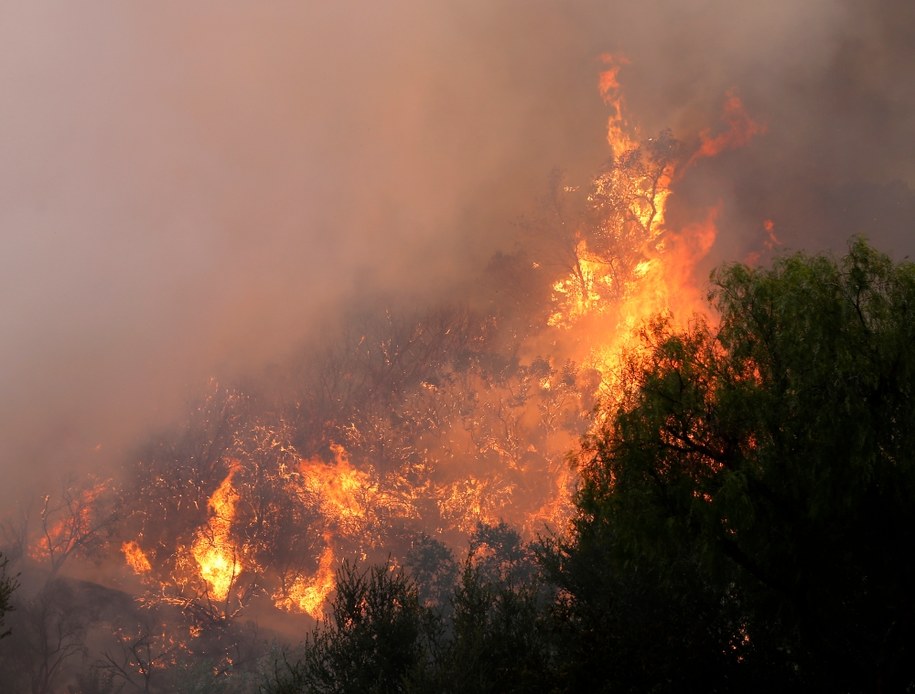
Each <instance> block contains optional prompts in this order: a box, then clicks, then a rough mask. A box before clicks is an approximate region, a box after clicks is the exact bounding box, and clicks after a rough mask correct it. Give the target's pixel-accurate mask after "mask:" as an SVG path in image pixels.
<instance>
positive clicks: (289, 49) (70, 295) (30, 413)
mask: <svg viewBox="0 0 915 694" xmlns="http://www.w3.org/2000/svg"><path fill="white" fill-rule="evenodd" d="M913 12H915V11H913V9H912V6H911V4H910V3H907V2H904V1H903V0H879V1H878V2H873V3H866V4H862V3H854V2H852V1H851V0H846V1H836V0H829V1H827V0H811V1H810V2H804V3H798V2H793V1H791V2H789V1H788V0H779V1H778V2H769V3H751V4H747V3H743V4H741V5H735V4H734V3H728V2H724V1H723V0H706V1H705V2H691V3H681V2H674V1H673V0H659V1H657V2H653V3H644V2H617V3H606V2H597V1H596V0H593V1H591V0H581V1H574V2H567V3H557V2H548V1H547V0H526V1H524V2H522V1H521V0H507V1H505V2H496V3H494V2H488V1H487V2H483V1H482V0H478V1H472V2H463V3H432V2H421V1H419V0H394V1H391V2H385V3H367V2H359V3H303V2H292V1H286V2H284V1H280V0H276V1H274V2H270V3H242V2H224V1H221V2H216V1H204V0H200V1H198V2H194V3H184V2H158V3H147V4H126V3H115V2H103V1H102V0H90V1H88V2H81V3H78V4H75V3H64V2H51V1H45V0H36V1H35V2H29V3H21V2H13V1H12V0H9V1H4V2H2V3H0V17H2V21H0V93H2V94H3V98H2V100H0V162H2V163H0V228H2V234H3V237H2V238H3V240H4V244H3V246H4V248H3V252H2V253H0V285H2V290H0V318H2V321H3V325H2V333H0V334H2V342H0V365H2V366H0V393H2V400H0V437H2V441H3V442H4V451H3V456H4V458H3V460H4V471H5V477H6V479H5V480H4V481H5V484H4V487H5V488H6V489H7V490H9V491H8V492H7V495H8V496H9V498H6V499H0V501H2V502H3V503H9V502H10V501H11V499H12V498H14V497H13V496H12V495H13V494H15V493H16V492H17V490H18V489H19V488H20V486H21V484H22V483H23V482H24V481H25V482H28V483H31V482H34V481H35V480H36V478H38V477H41V476H47V475H58V474H60V473H61V472H63V471H66V470H71V469H73V470H78V469H83V468H85V467H86V466H89V465H99V464H101V463H103V462H104V463H107V462H111V461H116V460H117V458H118V454H119V453H120V451H121V450H122V447H123V446H125V445H128V444H129V443H130V442H132V441H134V440H135V439H136V437H138V436H139V435H141V433H142V432H144V431H147V430H148V429H149V428H150V427H153V426H157V425H161V424H164V423H167V422H168V421H169V420H170V419H171V418H172V417H174V416H175V415H176V413H177V412H180V406H181V403H182V402H183V400H184V398H185V397H186V396H187V395H188V394H189V393H190V392H194V391H196V390H197V389H199V387H200V384H202V383H203V382H204V381H205V380H206V379H207V378H208V377H210V376H214V375H216V376H220V377H223V376H225V375H230V376H231V375H233V374H237V373H241V372H244V371H245V370H247V369H250V368H252V367H256V366H257V365H259V364H262V363H264V362H267V361H270V360H272V359H280V358H281V357H282V355H283V354H284V353H285V352H287V351H288V350H290V349H292V348H293V347H294V346H295V345H296V344H298V343H299V342H300V341H301V340H303V339H308V338H309V337H313V336H315V335H318V334H324V333H325V332H327V331H328V330H331V329H332V328H333V325H334V319H335V316H337V315H339V313H340V307H341V306H343V305H345V304H346V302H348V301H349V300H351V299H352V298H353V297H354V296H357V295H360V294H371V293H376V292H383V293H385V294H387V295H391V296H395V297H404V298H405V299H406V298H409V297H414V296H425V297H435V296H447V295H448V293H449V291H451V288H452V287H455V286H458V284H459V283H460V281H461V280H462V279H464V278H465V277H466V276H468V275H469V274H471V273H473V272H475V271H476V270H477V269H478V268H479V267H480V265H481V263H484V262H485V261H486V259H487V258H488V257H489V255H491V254H492V253H493V252H494V251H496V250H499V249H502V248H505V247H507V246H510V244H511V243H513V233H514V228H513V220H514V219H515V218H516V217H517V216H518V215H519V214H521V213H523V212H524V211H525V209H526V207H527V206H528V205H529V204H530V202H531V201H532V200H533V199H534V197H535V196H536V195H537V194H538V192H539V191H540V190H541V189H542V188H543V185H544V181H545V180H546V177H547V174H548V172H549V171H550V170H551V169H552V168H553V167H555V166H559V167H561V168H563V169H565V170H566V171H567V172H568V173H569V175H570V177H571V178H573V179H576V178H582V177H585V176H586V175H587V174H588V172H590V171H593V170H594V169H595V168H596V167H597V166H598V165H599V164H600V162H601V161H602V160H603V159H605V158H606V156H607V155H608V152H607V149H606V146H605V144H604V127H605V122H606V117H607V113H606V107H605V106H604V105H603V104H602V103H601V100H600V98H599V96H598V93H597V73H598V71H599V70H600V65H599V61H598V56H599V55H600V54H601V53H603V52H607V51H611V52H614V53H622V54H625V55H626V56H627V57H628V59H629V64H628V65H627V66H626V67H625V68H624V69H623V71H622V72H621V74H620V80H621V82H622V84H623V89H624V92H625V93H626V95H627V97H626V98H627V100H628V106H629V112H630V113H631V114H633V116H634V117H635V118H636V119H638V120H639V121H640V123H641V125H642V132H643V134H644V135H645V136H649V135H652V134H654V133H656V132H657V131H659V130H661V129H663V128H668V127H669V128H671V129H672V130H673V132H674V135H675V136H677V137H680V138H682V139H684V140H685V141H687V142H688V143H692V144H695V143H698V141H699V139H698V138H699V132H700V131H701V130H702V129H703V128H705V127H708V126H709V124H714V123H716V122H719V121H718V119H719V118H720V113H721V110H722V108H723V106H724V103H725V100H726V98H727V94H728V93H729V90H733V92H734V93H736V94H738V95H739V96H740V98H741V99H742V100H743V102H744V104H745V106H746V108H747V110H748V112H749V113H750V114H751V115H752V117H753V118H754V119H755V120H758V121H759V122H761V123H765V125H766V133H765V135H763V136H761V137H758V138H757V139H755V140H754V141H753V142H752V143H750V145H748V146H747V147H745V148H743V149H741V150H739V151H734V152H729V153H726V154H725V155H722V157H720V158H719V159H717V160H716V161H715V162H714V164H713V163H712V162H711V161H707V160H703V161H699V162H697V163H696V165H695V166H694V167H692V168H691V170H690V174H689V176H688V177H686V178H684V179H683V180H682V181H679V182H678V183H677V186H678V189H677V191H676V192H677V196H678V197H676V198H675V199H674V200H673V202H672V209H671V214H670V221H671V223H672V224H686V223H688V221H690V220H691V219H695V217H696V214H695V213H696V210H706V209H708V208H709V207H710V206H712V205H715V204H716V203H718V202H721V205H722V213H721V217H720V219H719V227H720V228H721V229H722V234H721V235H720V237H719V241H718V244H717V246H716V248H715V249H714V252H713V257H714V260H716V261H720V260H724V259H732V260H734V259H736V260H740V259H742V258H743V257H744V256H746V254H748V253H750V252H752V251H754V250H758V249H759V248H760V247H761V246H762V245H763V244H764V243H765V242H766V241H767V239H769V236H768V234H770V233H774V234H775V236H776V237H777V238H778V239H779V240H780V241H781V242H782V243H783V244H784V245H785V246H788V247H792V248H809V249H811V250H818V249H821V248H823V247H833V248H837V249H840V248H841V247H842V246H843V245H844V244H845V241H846V239H847V238H848V236H849V235H851V234H853V233H866V234H868V235H870V236H871V238H872V239H873V240H874V241H875V242H877V243H878V245H881V246H882V247H883V248H886V249H888V250H891V251H893V252H894V253H897V254H899V255H902V254H904V253H907V252H909V250H910V248H909V246H910V245H911V242H910V241H909V239H910V236H909V233H910V232H909V229H911V225H912V222H913V221H915V196H913V188H915V170H913V167H915V164H913V162H915V156H913V155H915V151H913V148H915V118H913V113H915V108H913V106H915V104H913V100H915V94H913V92H912V90H911V89H910V88H909V87H908V81H909V80H908V78H909V77H910V76H911V75H912V74H915V64H913V60H915V59H913V53H915V49H913V48H912V47H911V41H910V37H909V34H910V29H911V27H912V26H915V22H913V20H915V16H913ZM721 127H722V128H724V127H726V126H725V125H721ZM766 220H772V222H773V223H774V229H773V228H767V225H766Z"/></svg>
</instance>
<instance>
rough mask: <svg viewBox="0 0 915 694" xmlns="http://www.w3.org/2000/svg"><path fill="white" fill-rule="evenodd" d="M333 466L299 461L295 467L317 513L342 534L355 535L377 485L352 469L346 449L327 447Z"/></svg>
mask: <svg viewBox="0 0 915 694" xmlns="http://www.w3.org/2000/svg"><path fill="white" fill-rule="evenodd" d="M330 449H331V451H332V452H333V454H334V462H333V463H330V464H328V463H325V462H324V461H322V460H313V461H309V460H303V461H301V462H300V463H299V470H300V472H301V474H302V489H303V491H304V492H305V493H306V494H308V495H312V496H314V497H316V498H317V500H318V504H319V505H320V508H321V513H322V515H324V517H325V518H327V519H329V520H331V521H332V522H333V523H334V524H335V525H336V526H337V527H338V528H339V530H340V531H341V532H342V533H343V534H347V535H355V534H358V533H359V531H360V530H361V529H362V528H364V527H365V524H366V521H367V515H368V513H367V512H368V509H369V508H370V507H371V506H372V504H373V502H374V501H375V500H376V499H377V497H378V485H377V484H376V483H374V482H373V481H372V479H371V477H370V476H369V474H368V473H367V472H365V471H363V470H359V469H357V468H355V467H353V464H352V462H351V461H350V458H349V454H348V453H347V452H346V449H344V448H343V446H340V445H339V444H331V446H330Z"/></svg>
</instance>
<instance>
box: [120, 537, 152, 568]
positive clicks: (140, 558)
mask: <svg viewBox="0 0 915 694" xmlns="http://www.w3.org/2000/svg"><path fill="white" fill-rule="evenodd" d="M121 552H123V554H124V559H125V560H126V561H127V565H128V566H129V567H130V568H131V569H133V572H134V573H135V574H145V573H149V572H150V571H152V565H150V563H149V558H148V557H147V556H146V553H145V552H144V551H143V549H142V548H141V547H140V545H139V544H138V543H137V542H135V541H134V540H130V541H128V542H125V543H124V544H122V545H121Z"/></svg>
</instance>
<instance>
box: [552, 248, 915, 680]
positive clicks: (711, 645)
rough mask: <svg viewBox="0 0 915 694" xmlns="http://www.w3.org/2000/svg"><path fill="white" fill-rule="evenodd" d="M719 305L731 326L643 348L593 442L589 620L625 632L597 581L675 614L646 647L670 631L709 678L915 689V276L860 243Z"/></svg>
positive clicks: (584, 516) (586, 473) (749, 278)
mask: <svg viewBox="0 0 915 694" xmlns="http://www.w3.org/2000/svg"><path fill="white" fill-rule="evenodd" d="M710 299H711V301H712V303H713V305H714V307H715V308H716V309H717V310H718V312H719V313H720V322H719V323H718V325H717V326H714V327H713V326H711V325H709V324H708V323H706V322H704V321H701V320H699V321H697V322H696V323H695V324H694V325H693V326H692V327H691V328H690V329H689V330H687V331H685V332H678V331H675V330H673V329H672V328H671V327H670V324H669V322H666V321H664V320H663V319H659V320H658V321H656V322H655V323H654V324H653V325H652V326H651V327H650V328H649V329H648V330H646V336H645V337H646V340H647V341H648V344H649V346H650V349H649V350H648V351H647V353H645V354H644V355H642V356H641V357H638V358H634V359H633V360H632V361H631V362H630V364H629V378H630V383H631V386H632V387H631V389H630V390H629V392H628V395H626V396H625V397H624V399H623V401H622V403H621V404H620V405H619V406H618V408H617V410H616V411H615V412H613V413H612V414H613V416H612V417H610V418H609V419H608V423H607V424H606V426H604V427H603V428H602V429H601V430H600V431H599V432H598V433H596V434H595V435H594V436H592V437H591V439H590V440H589V442H588V445H587V453H588V457H587V458H586V459H585V462H584V464H583V468H582V488H581V491H580V494H579V498H578V509H579V516H578V518H577V521H576V531H575V536H574V539H573V541H572V542H571V544H570V545H569V546H568V547H567V548H566V550H567V556H566V557H565V559H566V561H567V562H568V563H567V565H566V571H567V575H565V576H560V580H561V581H563V582H565V583H566V585H567V587H568V589H569V591H570V593H571V594H572V596H573V597H572V602H571V604H572V605H573V606H574V608H575V609H574V610H573V617H574V618H575V619H578V620H579V621H580V622H581V624H585V625H587V624H588V623H589V622H590V621H593V614H594V610H595V608H599V609H597V613H599V614H601V615H602V616H603V617H607V616H608V615H610V616H612V617H614V618H620V615H622V614H624V613H625V610H626V609H631V607H632V606H631V605H629V606H627V605H625V604H621V601H623V600H624V598H625V596H626V593H625V592H620V591H617V592H616V594H615V595H609V596H608V595H606V594H604V593H602V591H601V589H600V587H599V582H600V581H599V580H598V579H601V580H602V579H606V578H608V577H609V583H608V584H607V585H608V587H610V586H616V584H617V583H619V582H623V583H624V584H626V583H627V582H632V581H635V582H636V584H637V591H630V594H631V593H633V592H635V593H637V595H635V598H637V599H638V600H639V601H640V602H639V604H638V606H639V607H640V608H643V609H649V608H651V607H655V606H658V605H665V606H666V608H665V614H666V615H667V617H666V618H665V619H664V620H662V622H663V624H659V625H658V626H659V627H660V629H658V630H654V631H655V633H653V634H649V637H657V632H658V631H660V630H663V629H664V628H665V624H666V625H667V626H670V625H671V624H674V625H676V626H677V628H679V629H681V632H680V634H681V635H683V634H685V635H686V637H687V638H688V639H691V642H694V643H700V644H702V645H703V646H704V647H705V648H706V649H707V650H706V653H705V655H706V657H705V660H704V662H702V663H701V664H700V665H699V666H698V668H697V670H696V672H695V673H693V674H696V675H697V677H705V676H707V675H708V676H711V675H713V673H719V674H722V673H724V672H727V671H728V668H731V669H733V670H734V673H738V672H739V673H743V674H744V675H746V674H748V673H750V672H751V671H753V670H760V671H763V670H764V671H765V672H767V673H768V674H769V675H770V676H771V674H772V673H773V672H776V671H777V672H780V673H781V676H782V677H783V679H784V680H785V682H786V683H790V684H793V685H796V686H804V685H805V684H806V685H808V686H812V685H817V686H824V685H826V684H829V685H834V686H841V687H842V688H845V689H850V690H854V689H858V690H879V689H881V688H889V689H896V688H899V687H905V686H908V685H911V684H912V683H913V682H915V671H913V668H912V665H911V658H910V656H911V654H912V653H913V652H915V650H913V648H915V641H913V639H915V636H913V630H912V628H913V626H915V601H913V598H912V591H911V586H912V585H913V579H915V558H913V555H912V552H911V548H912V547H913V541H915V507H913V504H912V500H913V498H915V497H913V492H915V465H913V462H915V461H913V451H915V406H913V400H912V395H913V392H915V347H913V344H915V342H913V338H915V266H913V265H912V264H910V263H902V264H894V263H893V262H892V261H891V260H890V259H889V258H888V257H886V256H884V255H881V254H880V253H878V252H876V251H875V250H873V249H872V248H871V247H869V246H868V245H867V243H866V242H864V241H862V240H857V241H855V242H853V244H852V245H851V248H850V250H849V253H848V254H847V255H846V256H845V257H844V258H842V259H841V260H834V259H832V258H830V257H827V256H822V255H821V256H813V257H811V256H806V255H803V254H797V255H793V256H790V257H786V258H783V259H781V260H779V261H777V262H776V263H775V264H774V266H773V267H772V268H770V269H751V268H748V267H746V266H744V265H731V266H727V267H724V268H722V269H721V270H719V271H718V272H717V273H716V274H715V275H714V276H713V290H712V292H711V296H710ZM595 576H596V577H597V579H595V578H594V577H595ZM639 576H642V577H643V578H644V579H645V580H642V579H639V578H638V577H639ZM589 577H591V578H589ZM652 586H653V588H652ZM646 591H647V594H646ZM649 614H651V613H650V612H648V613H641V614H639V615H638V616H637V617H636V618H635V619H636V620H638V619H642V618H644V617H646V616H648V615H649ZM685 616H691V618H692V619H696V620H700V623H699V624H695V623H694V624H692V625H689V626H687V627H686V631H685V632H684V631H682V629H683V628H684V625H683V624H679V621H682V618H683V617H685ZM616 626H617V627H619V626H620V625H619V624H616ZM697 630H698V632H699V633H696V632H697ZM608 648H610V646H608ZM670 655H671V654H670V653H669V652H668V653H657V658H658V660H659V661H663V662H669V658H670ZM693 655H694V656H695V655H696V653H695V651H693ZM722 660H724V661H725V662H722ZM687 674H688V673H684V672H683V671H680V672H679V676H685V675H687ZM734 676H737V675H736V674H735V675H734ZM708 681H718V682H723V681H724V680H722V679H721V678H720V677H719V678H714V677H713V678H712V679H711V680H706V682H708ZM771 682H772V680H771V678H770V679H768V683H769V684H771Z"/></svg>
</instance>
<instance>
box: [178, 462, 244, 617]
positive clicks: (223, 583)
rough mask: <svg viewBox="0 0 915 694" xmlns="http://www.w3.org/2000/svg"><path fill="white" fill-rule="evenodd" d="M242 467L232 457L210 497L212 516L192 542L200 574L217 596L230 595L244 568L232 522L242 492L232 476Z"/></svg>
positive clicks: (221, 597) (192, 549)
mask: <svg viewBox="0 0 915 694" xmlns="http://www.w3.org/2000/svg"><path fill="white" fill-rule="evenodd" d="M238 469H239V463H238V461H232V464H231V465H230V467H229V473H228V474H227V475H226V478H225V479H224V480H223V481H222V483H221V484H220V485H219V487H217V489H216V491H215V492H213V495H212V496H211V497H210V501H209V504H208V508H209V511H210V518H209V520H208V521H207V524H206V525H205V526H204V527H203V528H201V529H200V530H199V531H198V533H197V537H196V539H195V540H194V544H193V545H192V546H191V554H192V555H193V557H194V559H195V560H196V562H197V566H198V567H199V568H200V577H201V578H202V579H203V580H204V581H206V582H207V585H208V586H209V589H210V594H211V595H212V596H213V597H214V598H215V599H216V600H225V599H226V597H228V595H229V590H230V589H231V587H232V584H233V583H234V582H235V579H236V578H237V577H238V574H239V573H241V569H242V565H241V562H240V561H239V555H240V553H239V551H238V547H236V546H235V544H234V543H233V542H232V522H233V520H234V518H235V505H236V503H237V501H238V496H239V495H238V492H237V491H236V490H235V488H234V486H233V485H232V478H233V477H234V476H235V474H236V473H237V472H238Z"/></svg>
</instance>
